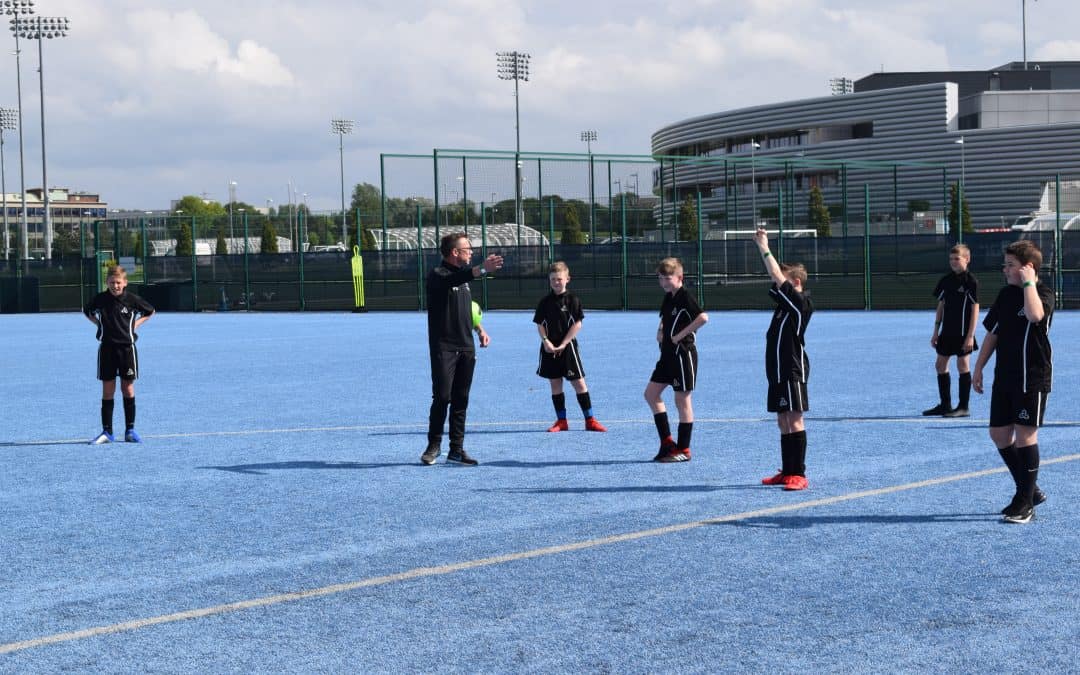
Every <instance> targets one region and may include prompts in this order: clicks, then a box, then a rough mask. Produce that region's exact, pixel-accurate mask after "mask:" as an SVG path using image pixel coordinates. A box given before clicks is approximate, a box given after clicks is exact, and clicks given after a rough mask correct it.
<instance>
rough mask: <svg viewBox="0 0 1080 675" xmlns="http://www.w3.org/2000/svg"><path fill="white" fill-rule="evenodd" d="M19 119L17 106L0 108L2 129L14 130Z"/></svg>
mask: <svg viewBox="0 0 1080 675" xmlns="http://www.w3.org/2000/svg"><path fill="white" fill-rule="evenodd" d="M18 121H19V111H18V109H17V108H0V129H3V130H5V131H14V130H15V128H16V125H17V124H18Z"/></svg>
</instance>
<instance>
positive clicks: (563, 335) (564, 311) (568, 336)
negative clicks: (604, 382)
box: [533, 260, 607, 432]
mask: <svg viewBox="0 0 1080 675" xmlns="http://www.w3.org/2000/svg"><path fill="white" fill-rule="evenodd" d="M548 283H549V284H550V285H551V292H550V293H548V294H547V295H545V296H544V297H543V298H541V300H540V303H539V304H538V305H537V306H536V312H535V313H534V314H533V323H535V324H536V330H537V332H539V333H540V365H539V366H538V367H537V369H536V374H537V375H539V376H540V377H545V378H547V379H548V381H549V382H550V383H551V402H552V403H553V404H554V405H555V417H556V420H555V424H553V425H551V428H549V429H548V431H551V432H556V431H567V430H569V429H570V425H569V424H568V423H567V421H566V395H565V394H563V378H566V379H568V380H570V385H571V386H573V387H574V391H575V392H576V393H577V400H578V405H580V406H581V412H582V413H583V414H584V415H585V431H607V429H606V428H605V427H604V425H602V424H600V422H598V421H597V420H596V418H595V417H593V412H592V400H591V398H590V397H589V388H588V386H587V385H586V384H585V368H584V366H582V364H581V352H580V351H579V349H578V342H577V334H578V333H579V332H580V331H581V321H582V319H584V318H585V312H584V311H583V310H582V308H581V301H580V300H578V299H577V297H576V296H575V295H574V294H573V293H571V292H570V291H568V290H566V288H567V284H569V283H570V268H568V267H567V266H566V263H564V262H562V261H561V260H560V261H559V262H555V263H552V264H551V266H550V267H549V268H548Z"/></svg>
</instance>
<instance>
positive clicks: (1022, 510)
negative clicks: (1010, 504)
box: [1003, 504, 1035, 525]
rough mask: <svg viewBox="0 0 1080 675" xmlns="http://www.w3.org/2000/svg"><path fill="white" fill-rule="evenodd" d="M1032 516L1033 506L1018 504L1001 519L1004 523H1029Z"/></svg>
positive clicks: (1033, 514) (1033, 515)
mask: <svg viewBox="0 0 1080 675" xmlns="http://www.w3.org/2000/svg"><path fill="white" fill-rule="evenodd" d="M1033 518H1035V507H1033V506H1032V505H1031V504H1019V505H1017V506H1016V508H1014V509H1012V510H1010V511H1009V512H1008V513H1006V514H1005V516H1004V518H1003V520H1004V521H1005V522H1006V523H1017V524H1019V525H1024V524H1026V523H1030V522H1031V521H1032V519H1033Z"/></svg>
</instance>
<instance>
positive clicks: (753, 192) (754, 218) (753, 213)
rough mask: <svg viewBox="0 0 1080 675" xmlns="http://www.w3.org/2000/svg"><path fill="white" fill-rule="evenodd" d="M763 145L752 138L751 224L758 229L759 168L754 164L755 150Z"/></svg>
mask: <svg viewBox="0 0 1080 675" xmlns="http://www.w3.org/2000/svg"><path fill="white" fill-rule="evenodd" d="M760 147H761V144H760V143H758V142H757V140H756V139H753V138H751V139H750V217H751V220H752V223H751V226H752V228H753V229H755V230H756V229H757V222H758V221H757V168H756V166H755V164H754V162H755V159H754V152H755V151H756V150H757V149H758V148H760Z"/></svg>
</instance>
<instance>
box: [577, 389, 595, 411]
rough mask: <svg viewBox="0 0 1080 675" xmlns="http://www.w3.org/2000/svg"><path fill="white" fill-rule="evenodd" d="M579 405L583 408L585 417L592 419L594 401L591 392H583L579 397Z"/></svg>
mask: <svg viewBox="0 0 1080 675" xmlns="http://www.w3.org/2000/svg"><path fill="white" fill-rule="evenodd" d="M577 402H578V405H579V406H581V412H582V413H583V414H584V415H585V417H592V399H591V398H590V397H589V392H587V391H586V392H583V393H580V394H578V395H577Z"/></svg>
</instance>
